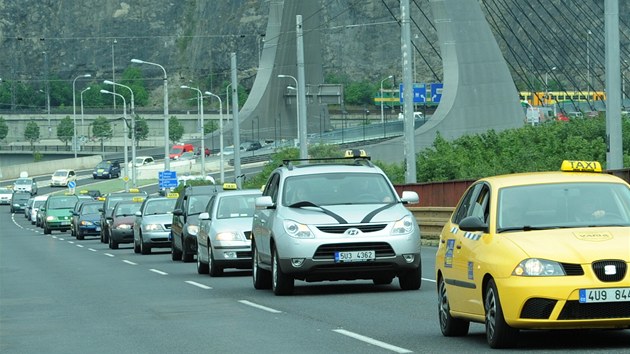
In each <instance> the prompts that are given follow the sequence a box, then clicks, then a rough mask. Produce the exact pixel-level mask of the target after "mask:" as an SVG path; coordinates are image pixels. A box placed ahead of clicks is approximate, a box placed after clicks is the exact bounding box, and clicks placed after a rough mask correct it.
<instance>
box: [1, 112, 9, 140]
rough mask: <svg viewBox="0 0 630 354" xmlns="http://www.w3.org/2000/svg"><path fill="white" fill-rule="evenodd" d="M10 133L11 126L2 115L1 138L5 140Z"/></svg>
mask: <svg viewBox="0 0 630 354" xmlns="http://www.w3.org/2000/svg"><path fill="white" fill-rule="evenodd" d="M8 134H9V126H8V125H7V122H6V121H5V120H4V117H0V140H4V139H5V138H6V137H7V135H8Z"/></svg>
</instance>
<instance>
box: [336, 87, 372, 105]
mask: <svg viewBox="0 0 630 354" xmlns="http://www.w3.org/2000/svg"><path fill="white" fill-rule="evenodd" d="M378 89H380V87H379V88H378ZM378 89H375V87H374V85H372V84H371V83H369V82H366V81H361V82H351V83H350V84H348V85H346V87H345V89H344V99H345V101H346V103H347V104H351V105H363V104H366V105H372V104H374V97H372V96H373V95H374V92H375V91H376V90H378Z"/></svg>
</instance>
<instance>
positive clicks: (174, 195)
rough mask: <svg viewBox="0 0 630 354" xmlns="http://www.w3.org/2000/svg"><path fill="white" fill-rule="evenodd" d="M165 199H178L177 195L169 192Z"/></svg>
mask: <svg viewBox="0 0 630 354" xmlns="http://www.w3.org/2000/svg"><path fill="white" fill-rule="evenodd" d="M166 198H179V193H175V192H171V193H168V194H167V195H166Z"/></svg>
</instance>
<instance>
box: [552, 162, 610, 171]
mask: <svg viewBox="0 0 630 354" xmlns="http://www.w3.org/2000/svg"><path fill="white" fill-rule="evenodd" d="M560 171H565V172H602V165H601V164H600V163H599V162H598V161H580V160H564V161H562V166H561V167H560Z"/></svg>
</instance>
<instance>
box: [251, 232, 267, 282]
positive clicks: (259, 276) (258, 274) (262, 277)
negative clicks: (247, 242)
mask: <svg viewBox="0 0 630 354" xmlns="http://www.w3.org/2000/svg"><path fill="white" fill-rule="evenodd" d="M258 262H259V259H258V251H257V250H256V245H255V244H254V243H252V280H253V282H254V288H255V289H259V290H260V289H269V288H271V274H270V273H269V272H268V271H266V270H265V269H262V268H260V266H259V264H258Z"/></svg>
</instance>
